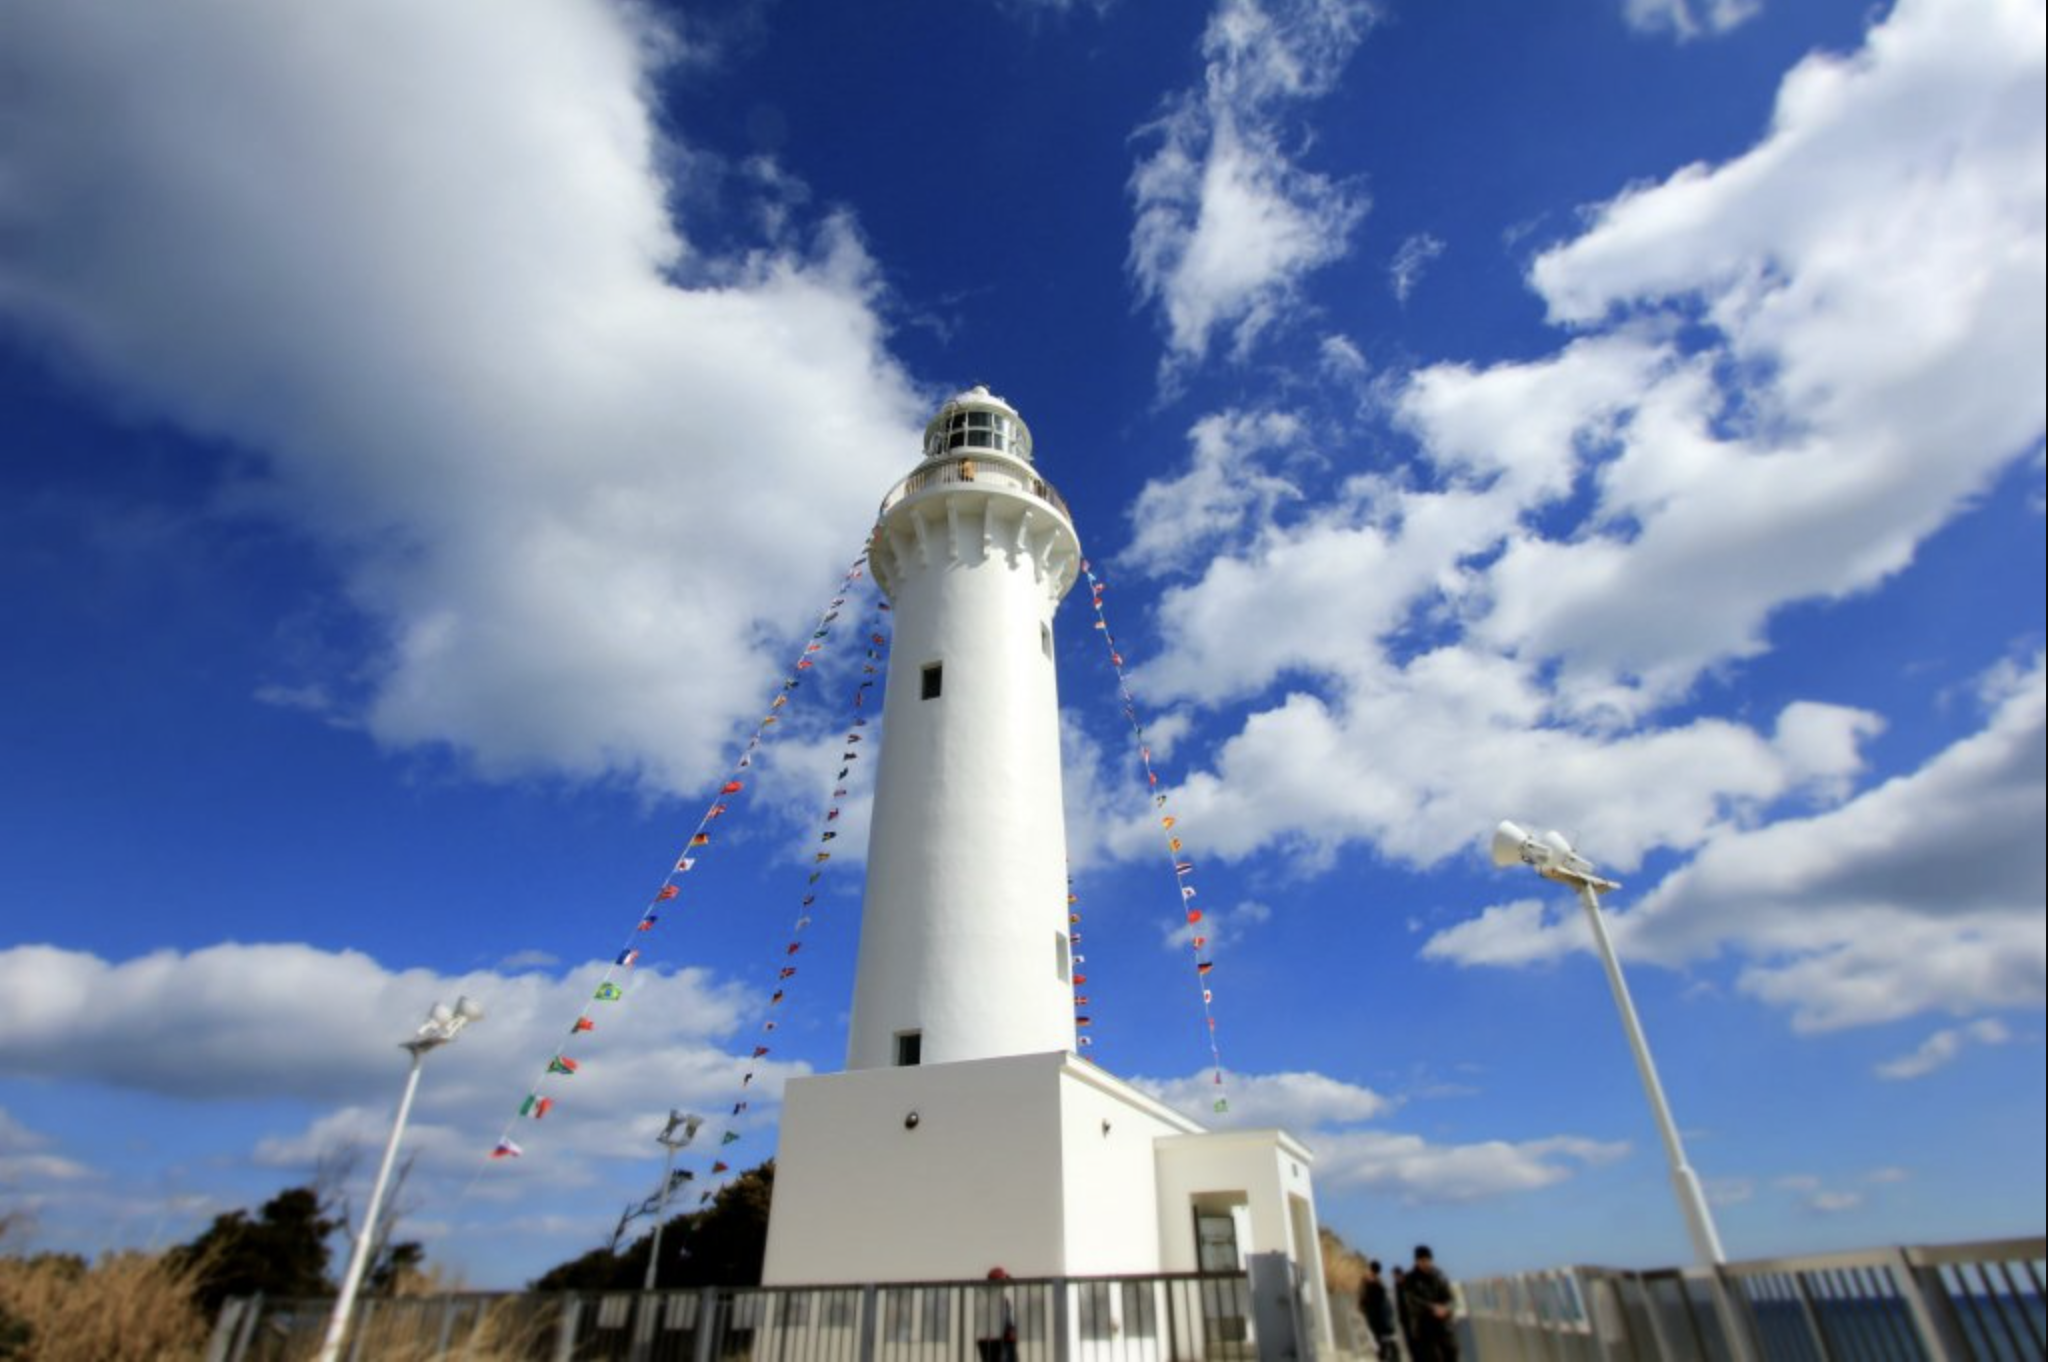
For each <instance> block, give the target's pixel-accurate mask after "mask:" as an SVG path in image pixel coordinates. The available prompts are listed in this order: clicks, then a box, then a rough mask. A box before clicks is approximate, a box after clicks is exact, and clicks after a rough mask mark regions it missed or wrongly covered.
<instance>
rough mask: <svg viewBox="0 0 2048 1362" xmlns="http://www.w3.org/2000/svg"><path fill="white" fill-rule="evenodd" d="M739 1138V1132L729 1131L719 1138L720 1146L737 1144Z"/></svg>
mask: <svg viewBox="0 0 2048 1362" xmlns="http://www.w3.org/2000/svg"><path fill="white" fill-rule="evenodd" d="M739 1138H740V1133H739V1132H738V1131H737V1130H728V1131H726V1132H725V1134H723V1135H721V1136H719V1137H718V1142H719V1143H720V1144H737V1143H739Z"/></svg>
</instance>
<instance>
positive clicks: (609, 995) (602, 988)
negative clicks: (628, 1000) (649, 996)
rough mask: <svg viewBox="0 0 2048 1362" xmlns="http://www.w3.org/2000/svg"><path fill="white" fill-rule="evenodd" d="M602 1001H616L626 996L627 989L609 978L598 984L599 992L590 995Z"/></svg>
mask: <svg viewBox="0 0 2048 1362" xmlns="http://www.w3.org/2000/svg"><path fill="white" fill-rule="evenodd" d="M590 996H591V997H593V998H595V999H596V1000H597V1001H599V1002H601V1003H615V1002H617V1001H618V1000H619V999H621V998H623V997H625V996H626V990H624V989H622V988H620V987H619V986H618V985H617V984H615V983H613V982H612V981H611V980H609V979H607V980H605V981H604V982H603V983H601V984H599V985H598V986H597V992H595V993H593V994H591V995H590Z"/></svg>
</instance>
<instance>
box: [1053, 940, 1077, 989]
mask: <svg viewBox="0 0 2048 1362" xmlns="http://www.w3.org/2000/svg"><path fill="white" fill-rule="evenodd" d="M1052 967H1053V969H1054V970H1056V971H1058V973H1059V976H1060V982H1061V983H1063V984H1070V983H1072V982H1073V981H1074V956H1073V947H1072V946H1071V945H1070V944H1069V943H1068V941H1067V934H1066V933H1065V932H1054V933H1053V934H1052Z"/></svg>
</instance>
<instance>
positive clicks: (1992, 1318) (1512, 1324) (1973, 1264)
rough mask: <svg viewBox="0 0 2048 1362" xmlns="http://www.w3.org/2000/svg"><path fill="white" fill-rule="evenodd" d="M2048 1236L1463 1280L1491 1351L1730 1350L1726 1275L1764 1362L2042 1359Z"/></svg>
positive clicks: (1488, 1361) (1584, 1359) (1629, 1360)
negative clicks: (1723, 1307) (1720, 1302)
mask: <svg viewBox="0 0 2048 1362" xmlns="http://www.w3.org/2000/svg"><path fill="white" fill-rule="evenodd" d="M2044 1274H2048V1239H2040V1238H2036V1239H2004V1240H1989V1241H1982V1242H1977V1243H1970V1244H1953V1245H1939V1246H1923V1247H1915V1248H1885V1249H1868V1250H1862V1251H1858V1252H1853V1253H1832V1254H1813V1255H1807V1256H1804V1257H1796V1258H1769V1259H1758V1260H1755V1261H1751V1262H1742V1263H1729V1264H1726V1265H1725V1266H1723V1267H1720V1268H1718V1269H1708V1268H1666V1269H1661V1270H1657V1271H1647V1272H1634V1271H1624V1270H1618V1269H1613V1268H1593V1267H1579V1268H1569V1269H1564V1270H1559V1271H1554V1272H1532V1273H1524V1274H1521V1275H1519V1276H1513V1277H1493V1278H1486V1279H1482V1280H1476V1281H1467V1282H1463V1283H1460V1288H1459V1289H1460V1292H1461V1294H1462V1296H1463V1299H1464V1306H1465V1314H1466V1321H1467V1324H1468V1326H1469V1329H1470V1335H1471V1338H1472V1342H1473V1351H1474V1352H1475V1353H1476V1354H1477V1357H1478V1360H1479V1362H1731V1358H1732V1353H1731V1350H1730V1348H1729V1346H1728V1339H1727V1337H1726V1335H1725V1333H1724V1332H1723V1329H1722V1325H1721V1316H1720V1314H1719V1312H1718V1311H1717V1310H1716V1302H1715V1293H1716V1287H1717V1283H1718V1286H1719V1288H1720V1289H1722V1290H1725V1291H1726V1292H1727V1293H1728V1296H1729V1299H1730V1300H1731V1302H1732V1303H1733V1305H1734V1312H1733V1313H1734V1316H1735V1318H1736V1320H1737V1321H1738V1327H1740V1328H1741V1329H1743V1330H1744V1331H1746V1333H1747V1335H1748V1337H1747V1340H1746V1341H1747V1342H1748V1344H1749V1348H1748V1354H1749V1356H1750V1357H1753V1358H1757V1359H1762V1360H1763V1362H2043V1359H2044V1358H2048V1307H2044V1299H2048V1290H2044Z"/></svg>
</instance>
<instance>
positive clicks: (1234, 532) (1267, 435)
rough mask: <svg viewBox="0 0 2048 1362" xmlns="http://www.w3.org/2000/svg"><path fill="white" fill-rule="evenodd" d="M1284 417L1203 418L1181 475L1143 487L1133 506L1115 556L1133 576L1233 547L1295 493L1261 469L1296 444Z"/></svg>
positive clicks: (1296, 427) (1296, 431) (1297, 425)
mask: <svg viewBox="0 0 2048 1362" xmlns="http://www.w3.org/2000/svg"><path fill="white" fill-rule="evenodd" d="M1302 435H1303V430H1302V423H1301V421H1300V420H1299V419H1298V418H1297V417H1295V416H1292V415H1290V414H1288V413H1285V412H1275V411H1263V412H1246V411H1227V412H1218V413H1216V414H1214V415H1211V416H1205V417H1203V418H1202V419H1201V420H1200V421H1197V422H1196V423H1195V426H1194V428H1193V429H1192V430H1190V431H1189V432H1188V441H1189V444H1190V445H1191V446H1192V447H1193V454H1192V457H1191V458H1190V459H1189V462H1188V467H1187V471H1186V472H1184V473H1182V474H1180V475H1179V476H1177V477H1173V478H1165V479H1154V480H1153V481H1150V482H1148V483H1146V484H1145V486H1144V487H1143V489H1141V490H1140V491H1139V493H1138V497H1137V500H1136V501H1134V502H1132V503H1131V509H1130V512H1129V518H1130V521H1131V543H1130V547H1129V548H1127V549H1125V550H1124V551H1123V553H1122V554H1120V555H1118V556H1119V559H1120V560H1121V561H1124V562H1128V563H1129V564H1131V565H1132V566H1133V567H1135V568H1137V569H1138V570H1139V571H1142V572H1146V573H1159V572H1163V571H1169V570H1173V569H1177V568H1184V567H1187V566H1188V565H1189V564H1191V563H1195V562H1199V561H1204V560H1206V559H1207V558H1209V557H1211V556H1213V555H1214V554H1216V553H1217V552H1218V551H1220V550H1226V549H1236V548H1238V547H1239V546H1240V545H1239V540H1240V539H1241V536H1242V531H1243V528H1244V526H1245V525H1246V523H1247V522H1248V521H1251V522H1253V523H1262V522H1264V521H1267V520H1270V519H1271V518H1272V517H1273V515H1274V513H1275V512H1276V511H1277V510H1278V509H1279V508H1280V507H1281V506H1283V505H1285V504H1287V503H1288V502H1292V501H1298V500H1300V498H1301V489H1300V488H1299V487H1297V486H1296V485H1295V484H1294V483H1293V482H1292V481H1290V480H1289V479H1287V478H1286V477H1284V476H1279V475H1276V474H1274V473H1269V472H1267V471H1266V470H1265V467H1264V464H1265V459H1264V458H1263V457H1262V456H1264V455H1268V454H1273V453H1279V454H1285V453H1286V452H1288V451H1289V450H1291V449H1295V448H1297V447H1298V445H1299V442H1300V441H1301V439H1302Z"/></svg>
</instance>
